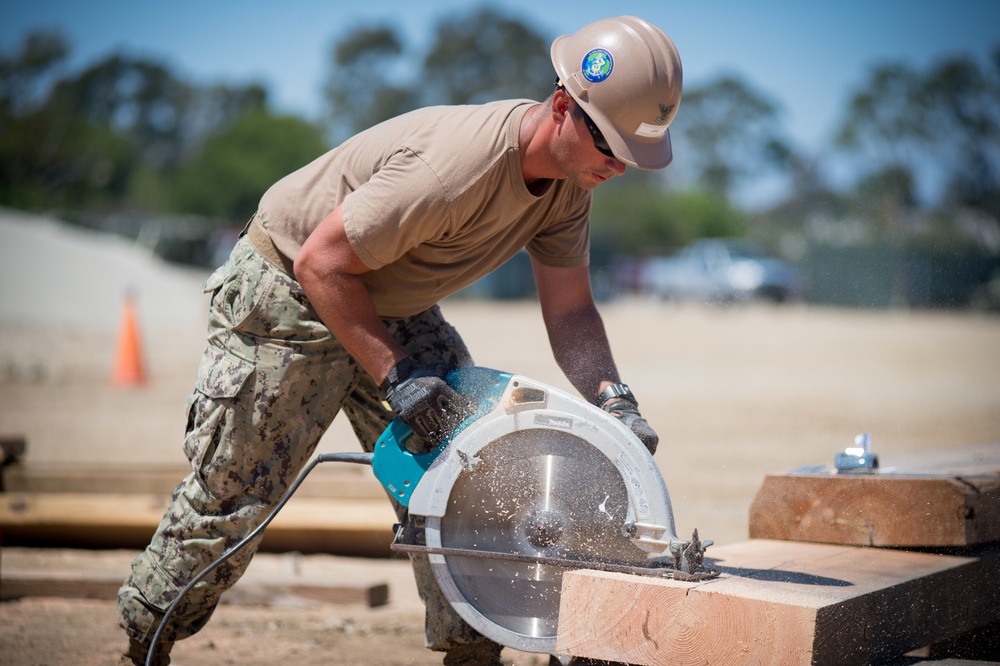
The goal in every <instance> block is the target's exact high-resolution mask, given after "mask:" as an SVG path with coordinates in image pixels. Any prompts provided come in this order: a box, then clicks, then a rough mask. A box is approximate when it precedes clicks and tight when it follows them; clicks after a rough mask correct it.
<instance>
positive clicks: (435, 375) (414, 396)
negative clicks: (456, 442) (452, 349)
mask: <svg viewBox="0 0 1000 666" xmlns="http://www.w3.org/2000/svg"><path fill="white" fill-rule="evenodd" d="M446 372H447V368H445V367H444V366H441V365H434V366H427V365H422V364H419V363H416V362H414V361H412V360H410V359H405V360H404V361H403V362H402V363H400V364H399V365H397V366H396V368H394V369H393V372H392V373H390V378H389V379H388V380H387V387H386V398H385V399H386V402H388V403H389V406H390V407H391V408H392V411H393V412H395V413H396V416H398V417H399V418H400V419H402V420H403V423H405V424H406V425H407V426H409V427H410V430H412V431H413V434H414V435H415V436H416V437H418V438H419V439H421V440H423V442H425V443H426V444H427V445H428V446H429V447H430V448H428V450H432V449H434V448H437V446H438V445H439V444H441V442H443V441H444V440H445V438H446V437H448V435H450V434H451V433H452V432H453V431H454V430H455V428H457V427H458V426H459V425H460V424H461V423H462V421H464V420H465V419H466V418H467V417H468V416H469V415H471V414H472V413H473V412H475V404H474V403H473V402H472V401H471V400H470V399H468V398H466V397H465V396H463V395H461V394H459V393H458V392H457V391H455V389H453V388H452V387H450V386H448V383H447V382H446V381H445V380H444V379H443V377H444V375H445V374H446ZM424 452H426V451H424Z"/></svg>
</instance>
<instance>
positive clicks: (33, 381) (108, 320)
mask: <svg viewBox="0 0 1000 666" xmlns="http://www.w3.org/2000/svg"><path fill="white" fill-rule="evenodd" d="M31 224H32V223H31V221H24V220H23V219H22V220H14V219H11V218H10V216H2V215H0V432H2V433H4V434H19V435H24V436H26V438H27V441H28V454H27V456H26V458H25V462H26V463H27V464H31V465H56V464H67V465H72V464H93V463H94V462H95V461H104V462H106V463H107V464H108V465H121V466H128V465H134V464H145V465H150V464H154V465H156V464H163V465H178V464H183V463H184V460H183V456H182V453H181V446H180V436H181V431H182V429H183V425H184V424H183V405H184V400H185V398H186V397H187V394H188V392H189V391H190V389H191V383H192V381H193V378H194V374H195V368H196V365H197V362H198V357H199V354H200V351H201V348H202V345H203V341H204V320H203V317H204V313H203V310H204V307H203V306H204V301H203V297H202V295H201V293H200V288H199V287H200V282H201V280H202V279H203V277H204V276H203V275H198V274H192V272H190V271H185V270H180V269H177V268H175V267H171V266H166V265H164V264H162V263H161V262H157V261H156V260H155V259H154V258H152V257H148V256H137V253H136V250H135V249H134V248H129V247H123V244H122V243H121V242H118V241H111V242H109V241H107V240H105V239H100V238H96V237H93V236H92V235H86V234H81V233H78V232H67V231H65V230H64V229H62V228H61V227H59V226H58V225H54V224H51V223H49V224H45V225H42V226H41V227H39V228H38V229H32V228H31ZM29 260H30V261H29ZM26 262H27V263H26ZM130 284H138V285H140V286H139V288H138V294H139V306H140V308H139V312H140V324H141V330H142V332H143V343H144V350H145V354H146V355H147V359H148V368H149V380H148V382H147V384H146V385H145V386H144V387H142V388H137V389H134V390H122V389H116V388H115V387H113V386H111V383H110V380H109V378H110V375H111V361H112V358H113V353H114V348H115V329H116V326H117V323H118V317H119V313H120V309H119V308H120V302H121V301H120V299H121V296H122V294H123V293H124V290H125V289H127V288H128V286H129V285H130ZM28 287H30V289H29V288H28ZM22 292H24V293H22ZM444 311H445V314H446V315H447V316H448V317H449V318H450V320H451V321H452V322H453V323H454V324H455V325H456V326H457V327H458V329H459V330H460V331H461V332H462V335H463V337H464V339H465V340H466V342H467V343H468V344H469V346H470V348H471V349H472V351H473V354H474V355H475V358H476V361H477V362H478V363H479V364H480V365H484V366H488V367H493V368H498V369H502V370H507V371H511V372H516V373H518V374H522V375H525V376H528V377H532V378H535V379H538V380H539V381H543V382H546V383H549V384H552V385H555V386H557V387H560V388H564V389H566V390H572V389H571V387H569V386H568V384H567V383H566V381H565V379H564V378H563V377H562V375H561V373H560V372H559V370H558V368H557V366H556V364H555V362H554V361H553V359H552V355H551V352H550V350H549V349H548V346H547V344H546V342H545V341H546V339H547V337H546V334H545V330H544V325H543V324H542V321H541V316H540V314H539V312H538V308H537V305H536V304H534V303H482V302H473V301H459V300H451V301H449V302H446V303H445V304H444ZM602 313H603V315H604V318H605V324H606V327H607V329H608V333H609V337H610V338H611V340H612V343H613V347H614V351H615V355H616V360H617V363H618V365H619V368H620V370H621V374H622V377H623V379H624V380H625V381H626V382H627V383H629V385H630V386H631V388H632V390H633V391H634V392H635V394H636V396H637V397H638V399H639V402H640V409H641V410H642V412H643V415H644V416H646V417H647V418H648V419H649V421H650V423H651V424H652V426H653V427H654V428H655V429H656V430H657V432H658V433H659V435H660V438H661V443H660V448H659V450H658V451H657V453H656V456H655V459H656V461H657V463H658V464H659V466H660V468H661V469H662V471H663V474H664V477H665V479H666V482H667V487H668V488H669V491H670V496H671V499H672V502H673V511H674V515H675V518H676V522H677V528H678V532H679V533H680V534H681V535H682V536H683V535H685V534H690V533H691V531H692V529H693V528H695V527H697V528H698V530H699V534H700V535H701V536H702V538H703V539H714V540H715V541H716V543H718V544H725V543H733V542H737V541H742V540H744V539H745V538H746V534H747V512H748V510H749V506H750V502H751V501H752V499H753V496H754V493H755V492H756V491H757V489H758V488H759V487H760V484H761V481H762V480H763V477H764V475H765V474H767V473H768V472H772V471H784V470H789V469H793V468H796V467H800V466H805V465H815V464H823V463H826V464H829V463H832V461H833V456H834V454H835V453H836V452H837V451H839V450H842V449H843V448H845V447H846V446H849V445H850V444H851V442H852V441H853V438H854V436H855V435H856V434H858V433H860V432H865V431H867V432H871V433H872V447H873V450H874V451H875V452H876V453H878V454H879V455H880V456H881V458H882V462H883V464H884V465H886V466H891V465H892V464H893V463H892V459H893V457H894V456H898V455H903V454H906V453H907V452H911V451H920V450H928V449H935V448H947V447H958V446H963V445H968V444H977V443H984V442H998V441H1000V382H997V379H996V378H997V377H1000V318H997V317H988V316H970V315H966V314H963V313H948V312H944V313H935V312H930V313H928V312H902V311H893V312H868V311H843V310H835V309H823V308H815V307H808V306H802V307H791V308H774V307H764V306H760V307H757V306H753V307H743V308H733V309H716V308H701V307H693V306H692V307H687V306H683V307H672V306H664V305H661V304H656V303H652V302H648V301H645V300H642V299H624V300H620V301H616V302H612V303H609V304H606V305H604V306H602ZM356 449H357V445H356V442H355V439H354V437H353V434H352V433H351V431H350V427H349V425H348V424H347V423H346V421H345V420H344V419H338V420H337V422H335V423H334V425H333V427H332V428H331V429H330V431H329V433H328V434H327V435H326V436H325V437H324V439H323V441H322V442H321V445H320V450H321V451H323V452H327V451H351V450H356ZM709 555H711V550H709ZM251 569H252V567H251ZM421 618H422V616H421V613H420V611H419V608H415V607H405V608H388V609H385V608H383V609H358V608H342V607H333V606H331V607H325V608H322V609H284V608H244V607H222V608H220V609H219V611H218V613H217V615H216V617H215V618H214V619H213V621H212V622H210V623H209V626H208V627H207V628H206V630H205V631H204V632H203V633H202V634H199V635H198V636H196V637H195V638H193V639H191V640H190V641H187V642H184V643H181V644H179V645H178V647H177V649H176V659H175V663H176V664H178V665H180V666H185V665H191V664H201V665H205V666H215V665H217V664H219V665H221V664H233V663H239V664H245V665H248V666H253V665H255V664H272V663H274V662H276V661H279V660H282V659H284V660H285V661H287V662H289V663H294V664H297V665H309V664H320V663H323V664H333V665H338V664H436V663H440V656H439V655H435V654H432V653H430V652H428V651H426V650H424V649H423V647H422V638H421V622H422V619H421ZM120 647H121V635H120V633H119V632H118V630H117V627H116V625H115V618H114V604H113V602H111V601H93V600H86V601H85V600H79V601H74V600H58V599H28V600H23V601H18V602H5V603H3V604H0V666H7V665H10V666H14V665H15V664H16V665H18V666H21V665H25V664H51V665H54V664H60V665H72V664H81V665H91V664H94V665H96V664H108V663H113V661H114V658H115V654H116V653H117V651H118V650H119V649H120ZM518 659H519V660H521V661H518V662H517V663H518V664H529V663H532V661H530V660H531V659H533V658H532V657H527V656H524V655H511V656H509V657H508V661H513V660H518ZM535 663H542V662H535Z"/></svg>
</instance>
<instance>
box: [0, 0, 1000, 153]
mask: <svg viewBox="0 0 1000 666" xmlns="http://www.w3.org/2000/svg"><path fill="white" fill-rule="evenodd" d="M473 6H474V5H473V3H472V2H468V1H466V2H462V1H459V0H425V1H424V2H413V1H412V0H411V1H407V2H403V1H401V0H374V1H373V2H367V3H361V2H357V3H345V2H337V1H336V0H326V1H319V0H283V1H282V2H263V1H259V0H242V1H241V2H233V1H229V0H214V1H213V0H208V1H207V2H206V1H205V0H201V1H199V2H193V1H191V0H175V1H174V2H156V3H153V2H143V1H142V0H130V1H127V2H126V1H124V0H90V1H87V2H81V1H80V0H14V1H13V2H11V3H7V6H6V7H5V8H4V9H3V10H2V12H0V17H2V20H0V49H2V50H3V51H4V52H6V53H9V52H10V51H11V50H12V49H14V48H15V46H16V45H17V43H18V42H19V40H20V38H21V37H22V36H23V35H24V34H25V33H26V32H27V31H28V30H30V29H32V28H38V27H57V28H60V29H61V30H62V31H63V32H64V34H66V35H67V36H68V37H69V39H70V41H71V44H72V48H73V51H72V55H73V60H72V63H73V65H74V66H76V65H80V64H84V63H89V62H93V61H94V60H96V59H97V58H100V57H103V56H105V55H108V54H109V53H111V52H113V51H115V50H117V49H124V50H127V51H128V52H129V53H131V54H133V55H140V54H141V55H149V56H154V57H156V58H159V59H161V60H163V61H165V62H167V64H169V65H170V66H171V67H172V68H174V69H175V70H176V71H177V72H178V73H180V74H182V75H185V76H188V77H190V78H192V79H193V80H196V81H198V82H201V83H209V82H216V81H235V82H247V81H250V80H260V81H261V82H263V83H265V84H266V85H267V87H268V89H269V90H270V92H271V98H272V101H273V102H274V103H275V106H276V107H277V108H278V109H279V110H286V111H293V112H295V113H298V114H300V115H303V116H306V117H311V118H312V117H317V116H318V114H319V112H320V109H321V95H320V88H321V86H322V81H323V78H324V76H325V75H326V74H327V72H328V69H327V64H326V63H327V61H328V52H329V48H330V45H331V44H332V42H333V41H334V40H335V39H336V38H338V37H340V36H342V35H343V34H344V31H345V30H348V29H350V28H351V26H355V25H357V24H359V23H362V22H370V21H375V20H379V21H388V22H390V23H392V24H394V25H396V26H398V27H399V28H400V29H401V30H402V31H403V32H404V34H405V35H406V37H407V38H408V39H409V40H411V42H412V43H413V44H415V45H417V46H421V45H424V44H426V43H427V42H428V41H429V40H430V31H431V27H432V26H433V25H434V23H435V22H436V21H437V20H438V19H439V18H441V17H442V16H445V15H447V14H449V13H454V12H459V11H461V12H464V11H467V10H468V9H469V8H471V7H473ZM490 6H492V7H495V8H498V9H501V10H506V11H508V12H511V13H513V14H515V15H516V16H518V17H519V18H521V19H522V20H525V21H526V22H528V23H530V24H532V25H534V26H535V27H536V28H537V29H538V30H539V31H541V32H542V33H544V34H546V35H548V36H551V37H555V36H556V35H558V34H562V33H566V32H572V31H574V30H576V29H577V28H579V27H581V26H583V25H584V24H586V23H588V22H590V21H593V20H595V19H598V18H602V17H605V16H613V15H618V14H634V15H637V16H641V17H643V18H645V19H647V20H649V21H651V22H653V23H655V24H657V25H659V26H660V27H661V28H663V29H664V30H665V31H666V32H667V33H668V34H669V35H670V36H671V38H672V39H673V40H674V42H675V43H676V44H677V47H678V49H679V51H680V53H681V58H682V60H683V62H684V74H685V82H686V83H687V84H688V85H691V84H698V83H699V82H706V81H708V80H709V79H710V78H711V77H714V76H716V75H718V74H721V73H724V72H735V73H737V74H740V75H741V76H743V77H744V78H745V79H746V80H747V81H749V82H750V83H751V84H752V85H753V86H754V87H756V88H757V89H758V90H760V91H762V92H764V93H766V94H768V95H770V96H772V97H773V98H774V99H775V100H776V101H777V102H778V103H779V104H780V105H781V107H782V108H783V110H784V115H783V119H784V122H785V126H786V127H787V129H788V131H789V133H790V135H791V138H792V139H793V141H795V142H796V144H797V145H798V146H799V147H800V149H804V150H806V151H809V152H814V153H815V152H821V151H822V147H823V146H824V144H825V142H826V141H828V139H829V136H830V134H831V133H832V132H833V130H834V128H835V126H836V125H837V123H838V122H839V121H840V119H841V116H840V114H841V112H842V109H843V108H844V106H845V104H846V101H847V99H848V96H849V94H850V92H851V91H852V90H853V89H854V88H855V87H856V86H858V85H860V84H861V83H862V82H863V81H864V77H865V74H866V71H867V69H868V68H869V67H870V66H871V65H873V64H876V63H880V62H885V61H900V62H904V63H907V64H909V65H911V66H913V67H916V68H923V67H926V66H927V65H928V64H929V63H931V62H933V61H935V60H937V59H939V58H941V57H943V56H946V55H956V54H960V53H967V54H970V55H973V56H975V57H978V58H980V59H982V60H985V58H986V57H987V54H988V53H989V52H990V51H991V49H992V48H993V47H995V46H1000V1H998V0H866V1H865V0H845V1H842V2H823V3H820V2H803V1H802V0H797V1H794V2H793V1H785V0H782V1H774V2H766V1H761V2H745V1H735V0H732V1H730V0H726V1H723V0H706V1H704V2H698V3H694V2H687V3H680V2H671V1H664V0H659V1H657V2H652V1H636V2H628V1H622V2H607V1H605V2H594V1H591V0H577V1H576V2H562V1H560V0H549V1H548V2H546V1H545V0H492V1H491V2H490ZM681 109H682V112H683V103H682V106H681Z"/></svg>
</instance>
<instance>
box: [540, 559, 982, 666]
mask: <svg viewBox="0 0 1000 666" xmlns="http://www.w3.org/2000/svg"><path fill="white" fill-rule="evenodd" d="M709 553H710V555H711V556H712V561H713V562H714V564H715V567H716V568H717V569H719V570H720V571H722V572H723V573H722V576H721V577H720V578H718V579H715V580H711V581H705V582H701V583H683V582H679V581H671V580H663V579H658V578H652V577H646V576H631V575H625V574H611V573H602V572H596V571H576V572H570V573H566V574H564V576H563V586H562V598H561V605H560V612H559V629H558V636H557V642H556V649H557V651H558V652H559V653H560V654H569V655H573V656H578V657H588V658H593V659H603V660H609V661H616V662H626V663H629V664H640V665H649V666H654V665H656V664H667V663H670V664H751V663H775V664H778V663H780V664H819V665H823V664H870V663H877V662H878V661H880V660H886V659H892V658H896V657H900V656H902V655H904V654H906V653H907V652H909V651H911V650H915V649H917V648H920V647H923V646H927V645H930V644H932V643H935V642H939V641H942V640H946V639H947V638H949V637H952V636H955V635H959V634H961V633H964V632H967V631H971V630H974V629H975V628H977V627H981V626H985V625H988V624H990V623H992V622H996V621H997V620H998V619H1000V576H998V575H997V574H996V572H997V570H998V566H1000V546H993V547H992V550H987V549H983V552H982V553H980V554H979V555H976V556H956V555H936V554H929V553H920V552H907V551H896V550H884V549H875V548H855V547H848V546H832V545H825V544H811V543H797V542H789V541H785V542H781V541H764V540H752V541H748V542H744V543H739V544H732V545H728V546H721V547H718V548H715V549H710V551H709Z"/></svg>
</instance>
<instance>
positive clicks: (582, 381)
mask: <svg viewBox="0 0 1000 666" xmlns="http://www.w3.org/2000/svg"><path fill="white" fill-rule="evenodd" d="M545 325H546V328H547V329H548V333H549V343H550V344H551V346H552V353H553V355H554V356H555V359H556V363H557V364H558V365H559V368H560V369H561V370H562V371H563V373H564V374H565V375H566V378H567V379H569V381H570V383H571V384H573V387H574V388H575V389H576V390H577V391H579V392H580V395H582V396H583V397H585V398H586V399H587V400H595V399H596V398H597V396H598V395H600V393H601V391H603V390H604V389H605V388H607V387H608V386H610V385H611V384H614V383H615V382H618V381H620V378H619V376H618V369H617V368H616V366H615V362H614V359H613V357H612V355H611V347H610V345H609V344H608V338H607V334H606V333H605V330H604V321H603V320H602V319H601V315H600V313H598V311H597V308H596V307H586V308H581V309H579V310H575V311H571V312H565V313H561V314H560V315H558V316H555V315H553V316H550V317H547V318H546V322H545Z"/></svg>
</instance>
